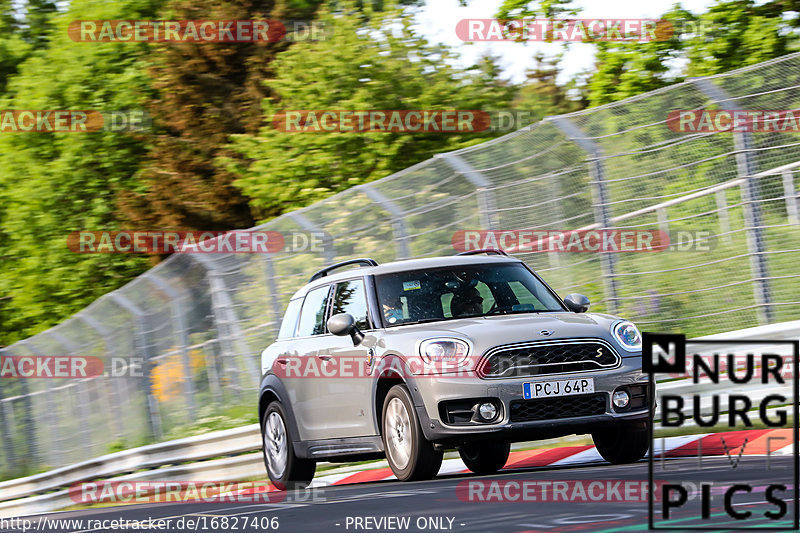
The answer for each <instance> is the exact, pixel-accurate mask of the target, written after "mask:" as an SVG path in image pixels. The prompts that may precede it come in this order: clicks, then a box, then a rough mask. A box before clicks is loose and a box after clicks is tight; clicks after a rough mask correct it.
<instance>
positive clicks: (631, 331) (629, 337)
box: [611, 321, 642, 350]
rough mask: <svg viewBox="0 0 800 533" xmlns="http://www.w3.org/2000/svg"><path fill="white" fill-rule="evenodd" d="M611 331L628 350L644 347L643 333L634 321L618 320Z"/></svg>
mask: <svg viewBox="0 0 800 533" xmlns="http://www.w3.org/2000/svg"><path fill="white" fill-rule="evenodd" d="M611 331H612V332H613V334H614V337H615V338H616V339H617V341H619V343H620V344H621V345H622V347H623V348H625V349H626V350H641V349H642V334H641V333H639V330H638V329H636V326H634V325H633V324H632V323H630V322H627V321H624V322H617V323H616V324H615V325H614V327H613V328H611Z"/></svg>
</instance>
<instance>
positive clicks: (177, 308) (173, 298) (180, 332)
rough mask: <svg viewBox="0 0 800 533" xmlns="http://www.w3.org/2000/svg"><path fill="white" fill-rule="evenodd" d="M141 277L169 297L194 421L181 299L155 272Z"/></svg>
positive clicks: (191, 418)
mask: <svg viewBox="0 0 800 533" xmlns="http://www.w3.org/2000/svg"><path fill="white" fill-rule="evenodd" d="M143 277H144V278H145V279H147V281H149V282H150V283H152V284H153V285H155V286H156V289H157V290H159V291H161V292H163V293H164V294H166V295H167V297H169V302H170V311H171V313H172V323H173V324H174V328H173V332H174V333H175V342H176V343H177V344H178V347H179V349H180V351H181V362H182V364H183V373H184V375H185V376H186V378H185V379H184V381H183V394H184V395H185V396H186V407H187V408H188V410H189V419H190V420H191V421H195V420H196V419H197V410H196V409H195V404H194V379H193V376H192V365H191V362H190V361H189V337H188V335H187V334H186V322H185V321H184V319H183V317H184V316H185V315H184V309H183V299H182V298H181V295H180V293H179V292H178V291H177V290H175V288H174V287H172V286H171V285H170V284H169V283H167V282H166V281H164V280H163V279H161V278H160V277H159V276H158V274H156V273H155V272H153V271H150V272H148V273H146V274H144V276H143Z"/></svg>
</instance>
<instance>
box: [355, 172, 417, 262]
mask: <svg viewBox="0 0 800 533" xmlns="http://www.w3.org/2000/svg"><path fill="white" fill-rule="evenodd" d="M356 189H358V190H361V191H363V192H364V194H365V195H367V197H368V198H369V199H370V200H372V201H373V202H375V203H376V204H378V205H379V206H381V207H382V208H383V209H385V210H386V211H388V212H389V214H390V215H392V230H393V233H394V242H395V255H396V258H397V259H408V258H409V257H411V254H410V253H409V250H408V231H407V230H406V223H405V211H403V209H401V208H400V206H398V205H397V204H396V203H394V202H393V201H392V200H390V199H389V198H387V197H386V196H385V195H384V194H383V193H381V192H380V191H378V190H376V189H374V188H373V187H372V186H370V185H369V184H366V185H359V186H357V187H356Z"/></svg>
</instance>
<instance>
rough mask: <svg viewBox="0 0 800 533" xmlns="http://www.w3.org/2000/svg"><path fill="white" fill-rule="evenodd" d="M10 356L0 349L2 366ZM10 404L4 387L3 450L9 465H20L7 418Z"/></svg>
mask: <svg viewBox="0 0 800 533" xmlns="http://www.w3.org/2000/svg"><path fill="white" fill-rule="evenodd" d="M8 356H9V355H8V354H7V353H6V350H4V349H2V348H0V364H2V362H3V357H8ZM10 403H11V402H10V401H7V400H5V396H4V395H3V387H0V433H2V436H3V440H2V443H3V450H5V453H6V458H7V459H8V462H9V465H16V464H18V463H17V456H16V453H15V447H14V440H13V439H12V436H13V434H14V433H13V432H12V431H11V423H10V421H9V420H8V417H7V416H6V404H10Z"/></svg>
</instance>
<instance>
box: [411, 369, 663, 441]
mask: <svg viewBox="0 0 800 533" xmlns="http://www.w3.org/2000/svg"><path fill="white" fill-rule="evenodd" d="M581 378H592V379H594V389H595V392H594V393H593V394H595V395H601V396H603V398H604V401H605V408H604V409H603V408H602V407H600V409H599V410H594V411H593V412H592V414H591V415H586V416H567V417H562V418H546V419H538V420H531V421H516V420H518V419H519V416H517V417H516V418H515V421H512V416H511V413H512V402H514V403H515V405H516V407H517V409H518V408H519V406H520V405H521V404H520V402H536V401H540V400H525V399H524V398H523V393H522V384H523V383H525V382H530V383H535V382H537V381H550V380H562V379H569V380H580V379H581ZM409 385H411V389H412V391H411V392H412V396H413V397H414V403H415V406H416V410H417V415H418V416H419V419H420V424H421V425H422V430H423V433H424V434H425V437H426V438H427V439H428V440H430V441H433V442H440V443H448V442H453V443H458V442H464V441H469V440H480V439H487V438H488V439H497V440H507V441H527V440H540V439H548V438H555V437H559V436H563V435H570V434H584V433H591V432H593V431H595V430H597V429H607V428H609V427H613V426H615V425H630V424H636V425H641V426H642V427H644V425H645V424H646V422H647V421H648V420H649V418H650V409H651V403H652V392H653V391H650V390H649V389H647V387H648V379H647V375H646V374H643V373H642V371H641V358H640V357H627V358H623V359H622V364H621V365H620V366H619V367H617V368H615V369H609V370H600V371H593V372H579V373H569V374H547V375H541V376H529V377H517V378H512V379H506V380H494V379H481V378H479V377H477V376H475V377H474V378H465V377H464V376H454V377H448V376H446V375H439V376H436V377H425V378H420V379H416V380H414V382H413V383H410V384H409ZM625 386H642V387H645V389H644V390H646V391H647V394H646V402H645V405H644V406H642V407H639V408H635V409H634V408H629V409H627V410H617V409H615V408H614V407H613V406H612V405H611V393H612V392H613V391H614V390H616V389H617V388H619V387H625ZM574 398H577V396H562V397H557V398H550V399H548V400H549V401H553V400H555V401H564V402H569V401H570V400H571V399H574ZM465 399H487V400H494V401H495V402H497V403H499V405H500V406H501V413H500V415H499V416H498V418H497V420H495V421H493V422H491V423H478V422H475V423H468V424H454V423H448V421H447V420H444V419H443V416H442V410H441V408H440V407H441V406H442V405H448V404H449V402H452V401H457V400H465ZM599 401H602V400H599ZM562 416H563V413H562Z"/></svg>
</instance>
